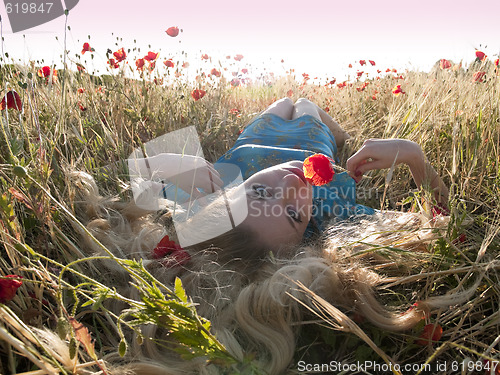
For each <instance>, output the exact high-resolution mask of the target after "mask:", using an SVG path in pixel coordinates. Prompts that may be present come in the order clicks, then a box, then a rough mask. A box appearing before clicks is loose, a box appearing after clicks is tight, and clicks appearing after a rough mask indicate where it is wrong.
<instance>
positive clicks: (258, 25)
mask: <svg viewBox="0 0 500 375" xmlns="http://www.w3.org/2000/svg"><path fill="white" fill-rule="evenodd" d="M54 1H58V0H54ZM124 3H126V2H125V1H118V0H99V1H98V0H80V2H79V3H78V4H77V5H76V7H75V8H74V9H73V10H72V11H71V12H70V14H69V18H68V25H69V26H70V28H71V31H69V32H68V34H67V48H68V49H69V51H70V53H69V56H70V58H71V59H73V60H74V55H75V54H76V53H80V52H81V49H82V45H83V43H84V42H86V41H89V42H90V44H91V46H92V47H93V48H95V49H96V53H95V58H94V60H93V61H91V60H90V56H89V55H88V54H85V56H84V58H85V59H86V60H87V63H88V64H93V66H94V67H95V68H96V69H99V70H100V72H101V73H104V69H103V67H104V63H105V52H106V50H107V49H108V48H110V49H111V50H113V51H115V50H117V49H118V48H119V47H124V48H125V49H128V48H130V49H132V48H134V47H138V46H140V47H141V54H142V55H144V54H145V53H147V52H148V50H152V51H155V52H158V51H160V52H161V55H160V56H161V57H162V58H165V57H167V58H168V57H170V56H172V57H173V56H174V55H180V52H181V51H186V52H188V53H189V54H188V58H187V60H188V61H189V60H190V59H192V60H193V61H194V60H196V61H197V62H198V61H199V55H200V54H201V53H207V54H209V55H210V56H212V57H217V58H222V63H223V64H225V63H226V62H225V61H224V60H225V58H223V57H224V56H226V55H235V54H238V53H239V54H242V55H244V56H245V58H244V60H242V61H241V62H240V63H239V64H240V66H243V65H245V64H249V65H251V66H254V67H255V68H258V67H264V66H266V67H268V68H269V67H274V68H276V67H277V66H283V67H285V68H286V69H288V68H294V69H295V71H296V73H298V74H301V73H309V74H311V75H320V76H325V77H336V76H339V75H341V72H344V73H345V71H346V67H347V65H348V64H349V63H354V62H355V61H358V60H360V59H364V60H369V59H370V60H375V62H376V63H377V67H379V68H380V69H385V68H386V67H396V68H398V69H404V68H416V69H420V70H426V69H428V68H429V67H430V66H432V65H433V64H434V63H435V62H436V61H437V60H439V59H441V58H447V59H451V60H454V61H455V62H458V61H460V60H463V62H464V63H465V64H467V63H470V62H471V61H472V60H473V59H474V51H475V48H478V49H481V50H483V51H484V52H485V53H486V54H487V55H488V56H489V57H490V58H497V57H498V54H499V53H500V27H499V26H498V14H500V1H498V0H483V1H481V2H477V3H474V2H471V1H470V0H467V1H465V0H455V1H451V0H440V1H435V0H433V1H430V0H422V1H406V2H404V1H402V0H399V1H396V0H385V1H379V2H375V1H368V0H358V1H345V0H342V1H325V0H308V1H304V0H301V1H298V0H288V1H282V0H279V1H273V0H252V1H246V2H239V1H234V0H213V1H210V0H208V1H207V0H204V1H201V0H196V1H189V0H178V1H164V0H148V1H143V2H137V1H134V2H129V3H130V4H131V5H128V6H126V5H123V4H124ZM405 4H407V5H405ZM0 15H1V16H2V34H3V37H4V39H5V41H4V45H3V48H4V52H8V53H9V57H10V58H12V59H14V60H16V61H17V60H18V59H21V60H22V61H26V60H37V59H38V60H40V59H44V60H45V63H47V64H52V63H55V64H56V67H57V68H61V67H62V63H61V58H60V55H61V53H62V51H63V40H64V17H59V18H58V19H56V20H54V21H51V22H49V23H46V24H44V25H41V26H38V27H36V28H32V29H29V30H25V31H21V32H19V33H14V34H13V33H12V32H11V28H10V24H9V20H8V17H7V14H6V11H5V7H4V6H3V5H2V4H0ZM170 26H178V27H179V28H181V29H183V32H182V33H181V34H179V36H178V37H176V38H171V37H169V36H168V35H167V34H166V33H165V30H166V29H167V28H168V27H170ZM112 33H114V35H112ZM88 35H90V37H91V39H90V40H88V37H87V36H88ZM117 36H118V37H120V38H122V40H120V41H118V42H117V40H116V37H117ZM56 37H57V38H58V40H56ZM134 40H136V41H137V43H136V44H134V42H133V41H134ZM115 43H118V45H116V44H115ZM148 45H150V46H151V48H149V47H148ZM480 45H481V46H480ZM495 55H496V56H495ZM136 57H142V56H141V55H140V54H136V53H131V54H130V58H129V64H131V65H132V66H134V61H135V58H136ZM281 59H283V60H284V61H285V63H284V64H283V65H281V64H280V61H281ZM83 61H84V60H82V61H81V62H83ZM206 64H207V65H206V67H207V68H208V64H210V63H206ZM211 64H212V65H213V67H217V65H218V64H217V61H216V60H212V62H211ZM355 68H360V67H359V66H358V67H356V66H355ZM360 69H361V68H360ZM277 73H279V72H277Z"/></svg>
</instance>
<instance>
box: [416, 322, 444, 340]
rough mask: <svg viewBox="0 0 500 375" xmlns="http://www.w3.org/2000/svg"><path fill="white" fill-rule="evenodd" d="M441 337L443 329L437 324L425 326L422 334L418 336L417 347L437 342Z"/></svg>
mask: <svg viewBox="0 0 500 375" xmlns="http://www.w3.org/2000/svg"><path fill="white" fill-rule="evenodd" d="M441 336H443V328H442V327H441V326H440V325H439V324H427V325H426V326H425V327H424V330H423V332H422V333H421V334H420V337H419V340H417V341H416V342H415V343H416V344H417V345H427V344H429V343H434V342H436V341H439V340H440V339H441Z"/></svg>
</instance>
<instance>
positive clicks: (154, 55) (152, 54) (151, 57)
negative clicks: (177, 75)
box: [144, 52, 160, 62]
mask: <svg viewBox="0 0 500 375" xmlns="http://www.w3.org/2000/svg"><path fill="white" fill-rule="evenodd" d="M158 56H160V53H159V52H158V53H155V52H148V54H147V55H146V56H144V60H147V61H149V62H152V61H156V59H157V58H158Z"/></svg>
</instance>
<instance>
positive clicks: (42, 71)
mask: <svg viewBox="0 0 500 375" xmlns="http://www.w3.org/2000/svg"><path fill="white" fill-rule="evenodd" d="M50 72H51V69H50V66H44V67H43V68H40V69H38V72H37V74H38V77H42V78H46V77H48V76H50Z"/></svg>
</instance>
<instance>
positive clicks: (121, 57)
mask: <svg viewBox="0 0 500 375" xmlns="http://www.w3.org/2000/svg"><path fill="white" fill-rule="evenodd" d="M113 56H114V57H115V58H116V62H117V63H119V62H122V61H123V60H125V59H126V58H127V54H126V53H125V50H124V49H123V47H122V48H120V49H119V50H118V51H116V52H113ZM110 60H111V59H110Z"/></svg>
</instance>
